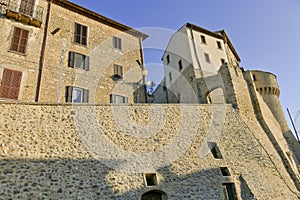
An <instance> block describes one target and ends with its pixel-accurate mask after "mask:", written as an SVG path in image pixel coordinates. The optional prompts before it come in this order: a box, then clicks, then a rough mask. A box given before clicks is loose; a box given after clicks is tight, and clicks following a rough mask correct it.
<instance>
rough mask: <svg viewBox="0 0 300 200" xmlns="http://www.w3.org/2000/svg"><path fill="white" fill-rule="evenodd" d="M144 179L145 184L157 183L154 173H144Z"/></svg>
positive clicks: (152, 184)
mask: <svg viewBox="0 0 300 200" xmlns="http://www.w3.org/2000/svg"><path fill="white" fill-rule="evenodd" d="M145 179H146V184H147V186H155V185H157V177H156V174H155V173H150V174H145Z"/></svg>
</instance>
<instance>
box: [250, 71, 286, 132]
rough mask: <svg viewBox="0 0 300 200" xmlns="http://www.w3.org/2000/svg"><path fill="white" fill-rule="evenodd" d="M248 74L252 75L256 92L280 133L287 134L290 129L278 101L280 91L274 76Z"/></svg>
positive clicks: (269, 74)
mask: <svg viewBox="0 0 300 200" xmlns="http://www.w3.org/2000/svg"><path fill="white" fill-rule="evenodd" d="M250 72H251V74H252V79H253V81H254V84H255V87H256V90H257V91H258V92H259V93H260V94H261V96H262V97H263V100H264V101H265V103H266V104H267V105H268V107H269V108H270V110H271V112H272V113H273V115H274V117H275V118H276V120H277V121H278V123H279V125H280V127H281V130H282V132H283V133H286V132H288V131H289V130H290V129H289V127H288V125H287V122H286V119H285V117H284V113H283V111H282V107H281V104H280V101H279V95H280V90H279V86H278V82H277V78H276V76H275V75H274V74H272V73H269V72H264V71H259V70H251V71H250Z"/></svg>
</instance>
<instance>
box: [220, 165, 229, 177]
mask: <svg viewBox="0 0 300 200" xmlns="http://www.w3.org/2000/svg"><path fill="white" fill-rule="evenodd" d="M220 170H221V173H222V175H223V176H230V172H229V169H228V168H227V167H220Z"/></svg>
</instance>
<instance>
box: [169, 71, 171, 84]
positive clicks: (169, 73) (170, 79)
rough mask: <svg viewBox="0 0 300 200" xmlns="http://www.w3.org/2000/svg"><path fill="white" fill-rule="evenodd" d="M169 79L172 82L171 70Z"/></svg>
mask: <svg viewBox="0 0 300 200" xmlns="http://www.w3.org/2000/svg"><path fill="white" fill-rule="evenodd" d="M169 80H170V82H171V81H172V73H171V72H169Z"/></svg>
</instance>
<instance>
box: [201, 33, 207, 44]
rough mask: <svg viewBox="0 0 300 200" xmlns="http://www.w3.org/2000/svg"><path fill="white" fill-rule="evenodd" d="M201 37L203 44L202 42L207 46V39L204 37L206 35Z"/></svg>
mask: <svg viewBox="0 0 300 200" xmlns="http://www.w3.org/2000/svg"><path fill="white" fill-rule="evenodd" d="M200 37H201V42H202V43H203V44H206V38H205V36H204V35H201V36H200Z"/></svg>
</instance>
